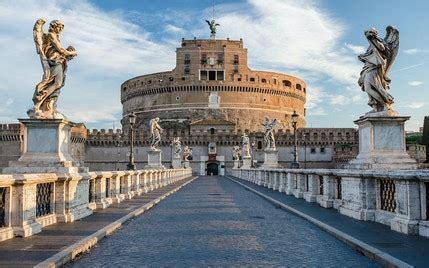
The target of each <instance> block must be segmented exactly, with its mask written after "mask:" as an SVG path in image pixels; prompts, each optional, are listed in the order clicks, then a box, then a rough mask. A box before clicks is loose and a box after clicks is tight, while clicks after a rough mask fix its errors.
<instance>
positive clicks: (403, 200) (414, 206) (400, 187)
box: [390, 180, 422, 234]
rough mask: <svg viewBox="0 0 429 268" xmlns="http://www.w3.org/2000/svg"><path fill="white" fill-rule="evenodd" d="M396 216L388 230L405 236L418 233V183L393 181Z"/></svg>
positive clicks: (419, 202) (420, 217)
mask: <svg viewBox="0 0 429 268" xmlns="http://www.w3.org/2000/svg"><path fill="white" fill-rule="evenodd" d="M395 194H396V215H395V218H393V219H392V221H391V222H390V228H391V229H392V230H395V231H397V232H401V233H405V234H418V233H419V220H421V219H422V214H421V201H420V183H419V182H418V181H414V180H395Z"/></svg>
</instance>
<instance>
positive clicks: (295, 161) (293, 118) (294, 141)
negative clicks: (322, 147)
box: [291, 111, 299, 168]
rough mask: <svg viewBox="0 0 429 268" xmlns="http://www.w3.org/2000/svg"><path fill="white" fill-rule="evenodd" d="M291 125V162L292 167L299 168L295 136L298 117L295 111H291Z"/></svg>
mask: <svg viewBox="0 0 429 268" xmlns="http://www.w3.org/2000/svg"><path fill="white" fill-rule="evenodd" d="M291 117H292V127H293V162H292V168H299V163H298V161H297V160H298V159H297V150H296V147H297V136H296V125H297V124H298V117H299V115H298V114H297V113H296V111H293V114H292V116H291Z"/></svg>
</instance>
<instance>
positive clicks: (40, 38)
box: [33, 18, 50, 80]
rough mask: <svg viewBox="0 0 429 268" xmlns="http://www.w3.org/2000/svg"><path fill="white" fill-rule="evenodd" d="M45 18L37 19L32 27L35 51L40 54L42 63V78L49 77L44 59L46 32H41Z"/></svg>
mask: <svg viewBox="0 0 429 268" xmlns="http://www.w3.org/2000/svg"><path fill="white" fill-rule="evenodd" d="M45 23H46V20H45V19H42V18H40V19H38V20H37V21H36V23H35V24H34V27H33V38H34V44H35V45H36V52H37V54H39V56H40V61H41V63H42V68H43V80H46V79H48V78H49V72H50V68H49V63H48V60H47V59H46V55H45V51H44V48H45V46H46V34H45V33H44V32H43V25H45Z"/></svg>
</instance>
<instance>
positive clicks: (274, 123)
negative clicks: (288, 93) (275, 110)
mask: <svg viewBox="0 0 429 268" xmlns="http://www.w3.org/2000/svg"><path fill="white" fill-rule="evenodd" d="M277 123H278V122H277V119H273V121H271V123H270V127H271V129H274V128H275V127H276V126H277Z"/></svg>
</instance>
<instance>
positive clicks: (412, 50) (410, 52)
mask: <svg viewBox="0 0 429 268" xmlns="http://www.w3.org/2000/svg"><path fill="white" fill-rule="evenodd" d="M403 52H404V53H405V54H408V55H416V54H420V53H428V52H429V49H417V48H410V49H405V50H403Z"/></svg>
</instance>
